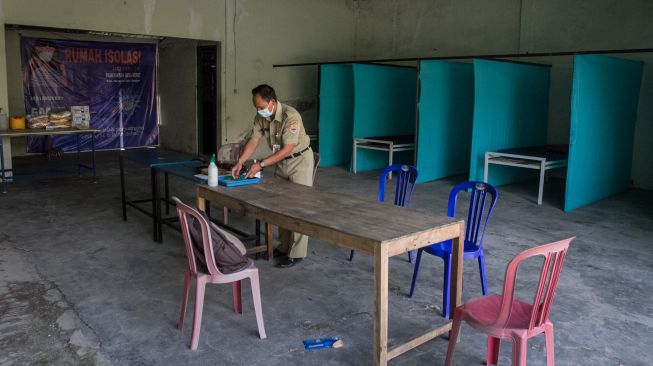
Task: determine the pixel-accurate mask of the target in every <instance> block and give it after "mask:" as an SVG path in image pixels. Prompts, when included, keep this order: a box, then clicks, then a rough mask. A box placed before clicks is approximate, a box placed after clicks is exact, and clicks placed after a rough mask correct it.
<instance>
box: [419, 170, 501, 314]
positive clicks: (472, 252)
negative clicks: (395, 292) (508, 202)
mask: <svg viewBox="0 0 653 366" xmlns="http://www.w3.org/2000/svg"><path fill="white" fill-rule="evenodd" d="M463 190H465V191H467V190H469V191H470V193H471V197H470V200H469V211H468V213H467V222H466V225H465V253H464V258H465V259H478V268H479V271H480V272H481V287H482V290H483V296H486V295H487V276H486V274H485V255H484V253H483V238H484V236H485V229H486V228H487V223H488V220H489V219H490V215H491V214H492V209H493V208H494V205H495V204H496V202H497V199H498V198H499V193H498V192H497V190H496V188H494V186H492V185H491V184H488V183H484V182H463V183H460V184H458V185H457V186H455V187H453V189H452V190H451V193H450V194H449V207H448V210H447V215H448V216H449V217H454V216H455V213H456V199H457V198H458V193H460V191H463ZM488 193H489V195H490V202H489V204H487V198H488V197H487V195H488ZM486 208H487V212H486V213H485V215H484V210H485V209H486ZM484 217H485V219H484ZM422 252H426V253H428V254H431V255H434V256H437V257H440V258H442V260H443V261H444V284H443V289H442V316H443V317H445V318H448V317H449V310H450V309H449V293H450V289H451V281H450V279H451V240H447V241H444V242H442V243H438V244H433V245H430V246H428V247H425V248H421V249H419V250H418V251H417V260H416V261H415V270H414V271H413V281H412V283H411V284H410V295H409V296H410V297H413V293H414V292H415V283H416V282H417V274H418V273H419V263H420V260H421V259H422Z"/></svg>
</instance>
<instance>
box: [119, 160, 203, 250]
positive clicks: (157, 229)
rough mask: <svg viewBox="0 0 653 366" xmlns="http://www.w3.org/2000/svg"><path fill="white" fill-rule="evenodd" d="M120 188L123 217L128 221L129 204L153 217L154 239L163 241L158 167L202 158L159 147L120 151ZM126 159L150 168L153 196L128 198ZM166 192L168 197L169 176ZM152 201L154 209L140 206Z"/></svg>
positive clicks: (195, 161) (166, 181) (166, 178)
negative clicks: (148, 209) (135, 198)
mask: <svg viewBox="0 0 653 366" xmlns="http://www.w3.org/2000/svg"><path fill="white" fill-rule="evenodd" d="M119 159H120V189H121V194H122V195H121V198H122V219H123V220H125V221H127V206H131V207H133V208H135V209H137V210H138V211H140V212H142V213H144V214H145V215H147V216H149V217H151V218H152V231H153V240H154V241H158V242H161V241H163V235H162V233H161V225H160V223H159V220H158V219H159V218H160V217H161V196H160V193H159V192H160V191H159V171H158V170H157V169H156V168H158V167H162V166H167V165H175V164H183V163H201V160H200V159H199V158H198V157H196V156H192V155H188V154H182V153H178V152H174V151H168V150H159V149H146V150H143V149H134V150H127V151H124V152H122V153H120V156H119ZM125 160H129V161H131V162H133V163H135V164H138V165H141V166H145V167H149V168H150V190H151V191H150V193H151V197H150V198H146V199H138V200H127V197H126V192H125V167H124V165H125ZM165 192H166V197H168V193H169V187H168V176H167V175H166V176H165ZM147 202H151V203H152V211H151V212H150V211H147V210H145V209H144V208H142V207H140V206H138V204H140V203H147ZM166 207H167V206H166Z"/></svg>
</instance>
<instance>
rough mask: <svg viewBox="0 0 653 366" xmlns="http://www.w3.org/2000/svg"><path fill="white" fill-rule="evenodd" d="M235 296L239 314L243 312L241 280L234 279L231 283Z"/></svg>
mask: <svg viewBox="0 0 653 366" xmlns="http://www.w3.org/2000/svg"><path fill="white" fill-rule="evenodd" d="M231 288H232V290H233V297H234V311H235V312H237V313H238V314H242V313H243V301H242V297H241V281H234V282H232V283H231Z"/></svg>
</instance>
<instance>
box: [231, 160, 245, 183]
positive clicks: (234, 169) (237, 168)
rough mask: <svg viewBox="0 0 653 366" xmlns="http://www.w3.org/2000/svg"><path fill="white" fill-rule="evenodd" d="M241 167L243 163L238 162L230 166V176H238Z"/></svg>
mask: <svg viewBox="0 0 653 366" xmlns="http://www.w3.org/2000/svg"><path fill="white" fill-rule="evenodd" d="M241 169H243V163H241V162H238V163H236V165H234V166H233V167H232V168H231V177H232V178H234V179H236V178H238V176H240V171H241Z"/></svg>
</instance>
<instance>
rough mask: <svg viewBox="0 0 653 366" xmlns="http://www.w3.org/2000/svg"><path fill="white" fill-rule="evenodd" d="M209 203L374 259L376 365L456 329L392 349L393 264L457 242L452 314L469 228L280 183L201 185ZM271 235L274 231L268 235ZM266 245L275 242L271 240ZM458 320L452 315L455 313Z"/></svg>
mask: <svg viewBox="0 0 653 366" xmlns="http://www.w3.org/2000/svg"><path fill="white" fill-rule="evenodd" d="M206 201H209V202H212V203H217V204H219V205H223V206H226V207H229V208H232V209H236V210H242V211H244V212H245V214H246V215H248V216H251V217H254V218H257V219H260V220H262V221H265V222H267V223H268V224H269V225H276V226H279V227H283V228H284V229H288V230H292V231H295V232H299V233H302V234H306V235H309V236H311V237H313V238H316V239H319V240H322V241H326V242H329V243H333V244H336V245H338V246H340V247H343V248H346V249H354V250H356V251H358V252H362V253H367V254H369V255H372V256H373V257H374V289H375V311H374V342H373V344H374V365H387V363H388V360H390V359H392V358H395V357H397V356H399V355H401V354H403V353H405V352H407V351H409V350H411V349H413V348H415V347H418V346H420V345H422V344H424V343H426V342H428V341H430V340H432V339H434V338H436V337H438V336H440V335H442V334H444V333H446V332H448V331H449V330H450V329H451V323H450V322H448V323H447V324H445V325H443V326H439V327H436V328H433V329H431V330H429V331H428V332H426V333H424V334H422V335H420V336H417V337H415V338H413V339H412V340H410V341H408V342H406V343H404V344H401V345H398V346H395V347H393V348H392V349H388V259H389V258H390V257H393V256H396V255H401V254H404V253H406V252H408V251H411V250H415V249H418V248H422V247H425V246H428V245H429V244H433V243H438V242H441V241H445V240H449V239H452V240H453V246H452V249H453V253H452V257H453V258H452V259H453V260H452V263H451V266H452V271H451V281H452V284H451V309H455V308H456V306H458V305H460V303H461V292H462V270H463V243H464V236H465V222H464V221H463V220H457V219H453V218H449V217H446V216H435V215H429V214H425V213H421V212H418V211H415V210H411V209H406V208H401V207H397V206H394V205H391V204H384V203H379V202H376V201H374V200H372V199H370V200H364V199H361V198H358V197H353V196H347V195H340V194H334V193H327V192H322V191H319V190H317V189H314V188H311V187H306V186H302V185H298V184H293V183H290V182H286V181H283V180H280V179H276V178H271V179H263V180H262V181H261V184H259V185H250V186H243V187H235V188H225V187H209V186H206V185H198V187H197V204H198V207H199V208H200V209H201V210H204V209H205V207H206ZM268 233H270V230H268ZM266 240H271V238H270V237H269V235H268V237H267V238H266ZM451 313H452V314H453V311H452V312H451Z"/></svg>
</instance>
